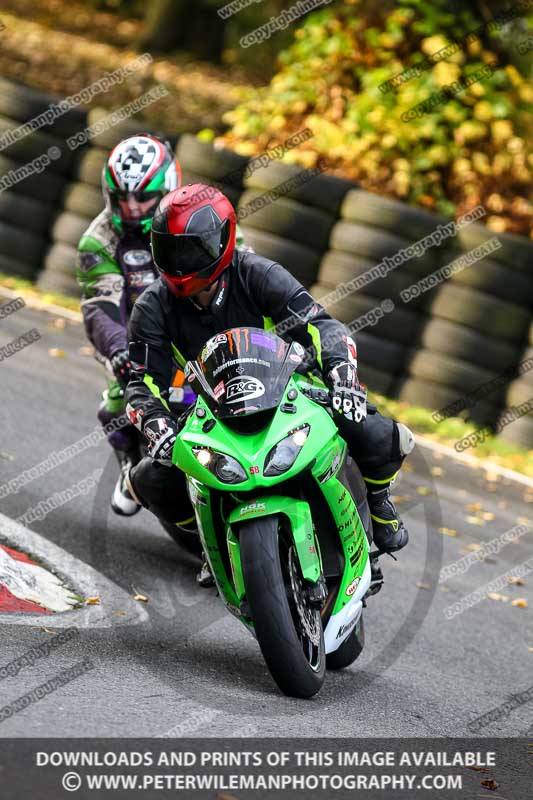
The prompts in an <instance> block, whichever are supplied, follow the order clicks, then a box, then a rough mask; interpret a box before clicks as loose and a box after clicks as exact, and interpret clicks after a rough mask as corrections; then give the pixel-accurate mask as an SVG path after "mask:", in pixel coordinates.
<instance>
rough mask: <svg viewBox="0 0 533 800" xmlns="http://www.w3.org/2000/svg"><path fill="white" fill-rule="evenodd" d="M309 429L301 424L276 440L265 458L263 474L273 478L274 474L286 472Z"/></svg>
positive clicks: (305, 438)
mask: <svg viewBox="0 0 533 800" xmlns="http://www.w3.org/2000/svg"><path fill="white" fill-rule="evenodd" d="M310 430H311V428H310V426H309V425H302V426H301V427H300V428H295V430H293V431H291V432H290V433H289V435H288V436H286V437H285V439H282V440H281V442H278V443H277V445H276V446H275V447H273V448H272V450H271V451H270V452H269V454H268V455H267V457H266V459H265V468H264V470H263V474H264V475H266V476H267V477H268V478H273V477H275V476H276V475H282V474H283V473H284V472H287V470H288V469H290V468H291V467H292V465H293V464H294V462H295V461H296V457H297V455H298V453H299V452H300V450H301V449H302V447H303V446H304V444H305V443H306V441H307V437H308V436H309V431H310Z"/></svg>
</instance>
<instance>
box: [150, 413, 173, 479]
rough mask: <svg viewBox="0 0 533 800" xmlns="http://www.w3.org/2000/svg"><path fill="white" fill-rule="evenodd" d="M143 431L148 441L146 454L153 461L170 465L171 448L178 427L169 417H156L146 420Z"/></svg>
mask: <svg viewBox="0 0 533 800" xmlns="http://www.w3.org/2000/svg"><path fill="white" fill-rule="evenodd" d="M143 433H144V435H145V437H146V440H147V442H148V455H149V456H150V458H153V459H154V461H159V462H161V463H162V464H164V465H165V466H168V467H171V466H172V450H173V448H174V442H175V441H176V436H177V435H178V433H179V427H178V425H177V424H176V422H175V421H174V420H173V419H171V418H170V417H156V418H155V419H151V420H150V421H149V422H146V423H145V425H144V427H143Z"/></svg>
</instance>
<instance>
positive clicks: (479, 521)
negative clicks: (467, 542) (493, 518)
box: [465, 516, 485, 525]
mask: <svg viewBox="0 0 533 800" xmlns="http://www.w3.org/2000/svg"><path fill="white" fill-rule="evenodd" d="M465 519H466V521H467V522H469V523H470V525H484V524H485V522H484V520H482V519H480V518H479V517H471V516H468V517H465Z"/></svg>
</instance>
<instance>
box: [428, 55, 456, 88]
mask: <svg viewBox="0 0 533 800" xmlns="http://www.w3.org/2000/svg"><path fill="white" fill-rule="evenodd" d="M432 75H433V77H434V78H435V82H436V83H437V86H438V87H439V88H443V87H444V86H449V85H450V83H453V82H454V81H456V80H457V79H458V78H459V76H460V75H461V68H460V67H459V66H458V65H457V64H450V63H449V62H448V61H439V63H438V64H436V65H435V66H434V67H433V70H432Z"/></svg>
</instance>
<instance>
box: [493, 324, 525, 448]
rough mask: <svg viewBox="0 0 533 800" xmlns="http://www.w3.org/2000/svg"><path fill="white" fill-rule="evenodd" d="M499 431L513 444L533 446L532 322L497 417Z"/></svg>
mask: <svg viewBox="0 0 533 800" xmlns="http://www.w3.org/2000/svg"><path fill="white" fill-rule="evenodd" d="M497 431H498V432H499V435H500V436H501V437H502V438H503V439H506V440H507V441H508V442H512V443H513V444H519V445H521V446H522V447H527V448H529V449H531V448H533V325H530V326H529V331H528V345H527V347H526V348H525V350H524V351H523V352H522V353H521V356H520V360H519V363H518V366H517V369H516V374H515V376H514V379H513V380H511V381H510V383H509V384H508V386H507V387H506V392H505V409H504V410H503V411H502V413H501V414H500V417H499V419H498V426H497Z"/></svg>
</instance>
